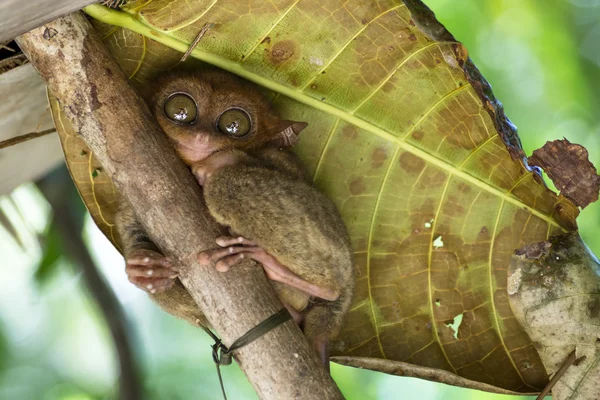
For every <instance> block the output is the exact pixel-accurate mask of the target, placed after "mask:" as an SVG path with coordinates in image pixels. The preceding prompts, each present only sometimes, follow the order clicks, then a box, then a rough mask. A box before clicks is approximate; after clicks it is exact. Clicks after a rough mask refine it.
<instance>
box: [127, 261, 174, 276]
mask: <svg viewBox="0 0 600 400" xmlns="http://www.w3.org/2000/svg"><path fill="white" fill-rule="evenodd" d="M125 272H126V273H127V275H128V276H131V277H138V276H139V277H144V278H155V279H156V278H170V279H175V278H176V277H177V275H179V274H178V273H177V271H175V270H172V269H169V268H164V267H161V266H146V265H131V264H127V266H126V267H125Z"/></svg>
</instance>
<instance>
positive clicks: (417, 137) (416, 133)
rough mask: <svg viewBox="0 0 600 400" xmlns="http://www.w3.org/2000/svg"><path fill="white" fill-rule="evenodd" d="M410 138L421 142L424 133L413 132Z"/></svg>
mask: <svg viewBox="0 0 600 400" xmlns="http://www.w3.org/2000/svg"><path fill="white" fill-rule="evenodd" d="M411 136H412V137H413V139H415V140H421V139H423V136H425V132H424V131H414V132H413V133H412V135H411Z"/></svg>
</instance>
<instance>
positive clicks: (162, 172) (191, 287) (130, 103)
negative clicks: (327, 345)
mask: <svg viewBox="0 0 600 400" xmlns="http://www.w3.org/2000/svg"><path fill="white" fill-rule="evenodd" d="M47 32H52V35H49V34H45V33H47ZM18 44H19V46H20V47H21V49H22V50H23V51H24V52H25V53H26V54H27V56H28V57H29V59H30V61H31V63H32V64H33V66H34V67H35V68H36V69H37V70H38V71H39V72H40V74H41V75H42V77H43V79H44V80H45V81H46V82H47V83H48V86H49V87H50V90H51V91H52V92H53V94H54V95H55V96H56V97H57V98H58V99H59V101H60V104H61V105H62V106H63V108H64V111H65V114H66V115H67V117H68V118H69V119H70V120H71V122H72V124H73V127H74V128H75V130H76V131H77V132H78V133H79V134H80V135H81V136H82V138H83V139H84V140H85V141H86V143H87V144H88V146H89V147H90V148H91V149H92V151H93V152H94V154H95V155H96V157H98V159H99V160H100V161H101V162H102V164H103V166H104V169H105V171H106V172H107V173H108V174H109V175H110V176H111V178H112V179H113V181H114V182H115V185H116V186H117V188H118V189H119V191H120V192H121V193H122V194H123V195H124V196H125V197H126V198H127V199H128V200H129V201H130V202H131V204H132V206H133V209H134V210H135V212H136V214H137V215H138V217H139V218H140V220H141V221H142V223H143V224H144V226H145V228H146V230H147V231H148V233H149V235H150V236H151V237H152V238H153V239H154V241H155V242H156V243H157V244H158V245H159V247H160V248H161V249H162V250H163V251H164V252H165V254H167V255H168V256H170V257H171V258H172V259H173V260H176V262H178V263H179V265H180V267H181V273H180V277H181V280H182V282H183V284H184V285H185V287H186V288H187V289H188V291H189V292H190V294H191V295H192V297H193V298H194V299H195V300H196V301H197V302H198V304H199V305H200V308H201V309H202V311H203V312H204V313H205V315H206V317H207V318H208V320H209V321H210V323H211V324H212V326H213V327H214V328H215V329H216V331H217V332H218V333H219V335H220V336H221V337H222V338H223V341H224V343H225V345H227V346H229V345H231V344H232V343H233V342H234V341H235V340H236V339H237V338H239V337H240V336H242V335H243V334H244V333H246V332H247V331H248V330H249V329H251V328H253V327H254V326H256V325H257V324H259V323H260V322H261V321H263V320H265V319H266V318H267V317H269V316H271V315H273V314H274V313H276V312H277V311H279V310H280V309H281V307H282V305H281V303H280V302H279V300H278V299H277V297H276V296H275V294H274V292H273V289H272V288H271V286H270V285H269V283H268V282H267V280H266V278H265V275H264V273H263V272H262V269H261V268H257V267H256V266H255V264H253V263H247V264H245V266H240V267H238V268H235V269H232V270H230V271H229V272H227V273H219V272H217V271H216V270H215V269H214V268H211V267H203V266H200V265H199V264H198V262H197V260H196V254H197V253H198V251H200V250H203V249H207V248H210V247H214V240H215V238H216V237H217V235H218V234H219V233H220V229H219V228H218V227H217V226H216V225H215V223H214V222H213V220H212V219H211V218H210V216H209V214H208V212H207V210H206V207H205V205H204V202H203V199H202V196H201V192H200V188H199V186H198V185H197V183H196V181H195V180H194V178H193V177H192V175H191V173H190V172H189V170H187V169H186V168H185V166H184V165H183V163H182V161H181V160H180V159H179V158H178V157H177V155H176V154H175V152H174V150H173V149H172V148H171V147H170V145H169V143H168V141H167V138H166V136H165V135H164V134H163V133H162V131H161V130H160V128H159V127H158V126H157V124H156V122H155V121H154V118H153V117H152V116H151V114H150V111H149V109H148V107H147V106H146V105H145V104H144V103H143V101H142V100H141V98H140V97H139V96H138V94H137V93H136V92H135V91H134V90H133V88H132V87H131V86H130V85H129V83H128V82H127V78H126V76H125V74H124V73H123V72H122V71H121V70H119V68H118V66H117V65H116V63H115V62H114V60H113V59H112V57H111V56H110V55H109V54H108V52H107V50H106V48H105V47H104V45H103V44H102V43H101V41H100V39H99V38H98V37H97V36H96V34H95V33H93V30H92V28H91V27H90V25H89V23H88V22H87V21H86V20H85V18H84V17H83V16H82V15H81V14H73V15H70V16H68V17H63V18H60V19H58V20H56V21H54V22H52V23H50V24H47V25H46V26H42V27H40V28H38V29H35V30H33V31H31V32H29V33H27V34H25V35H23V36H21V37H20V38H19V39H18ZM235 356H236V358H237V360H238V363H239V364H240V366H241V368H242V370H243V371H244V372H245V373H246V376H247V377H248V379H249V380H250V382H251V384H252V385H253V386H254V388H255V390H256V392H257V393H258V395H259V397H260V398H263V399H315V398H317V399H340V398H342V395H341V393H340V392H339V389H338V388H337V387H336V386H335V384H334V383H333V381H332V380H331V377H330V376H329V375H328V374H327V373H326V372H325V370H324V369H323V368H322V366H321V364H320V362H319V360H318V358H317V356H316V353H315V352H314V351H313V350H312V349H311V348H309V346H308V342H307V340H306V339H305V338H304V336H303V335H302V332H301V331H300V329H299V328H298V327H297V326H296V325H295V324H294V323H293V322H292V321H288V322H286V323H285V324H283V325H280V326H278V327H277V328H275V329H274V330H272V331H270V332H269V333H267V334H266V335H264V336H263V337H261V338H259V339H258V340H256V341H254V342H252V343H251V344H249V345H247V346H245V347H242V348H241V349H240V350H238V351H237V354H235Z"/></svg>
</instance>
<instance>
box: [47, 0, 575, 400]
mask: <svg viewBox="0 0 600 400" xmlns="http://www.w3.org/2000/svg"><path fill="white" fill-rule="evenodd" d="M253 4H254V5H253V6H251V7H249V8H247V9H246V8H244V12H240V2H239V0H198V1H194V2H187V1H185V0H153V1H151V2H147V3H142V2H139V3H135V5H134V3H128V4H126V5H125V6H124V9H125V11H115V10H109V9H107V8H105V7H102V6H99V5H94V6H91V7H90V8H88V9H87V11H88V13H90V14H91V15H92V16H93V17H95V18H97V19H100V20H102V21H104V22H107V23H111V24H113V25H118V26H106V25H103V24H97V25H96V26H97V28H98V29H99V30H100V32H101V34H102V35H103V37H104V40H105V43H107V45H108V47H109V48H110V50H111V52H112V53H113V55H114V56H115V59H116V60H117V61H118V62H119V63H120V65H121V67H122V68H123V69H124V70H125V71H126V73H128V74H129V76H130V77H131V79H132V82H133V83H134V84H135V85H136V87H138V88H140V89H142V90H144V89H151V88H152V81H153V77H154V76H155V75H156V74H157V73H159V72H161V71H164V70H167V69H169V68H172V67H173V66H174V65H175V64H177V63H179V60H180V58H181V54H182V53H184V52H185V51H186V50H188V48H189V47H190V45H191V44H192V42H193V40H194V38H195V37H196V36H197V35H198V32H200V31H201V30H202V28H203V27H204V26H205V25H206V24H207V23H213V24H214V27H213V28H212V29H211V30H210V31H208V32H207V33H206V35H204V37H203V38H202V40H201V41H200V43H198V46H197V47H195V48H194V50H193V51H192V52H191V55H190V60H188V61H187V62H186V64H187V63H188V62H190V61H192V62H198V60H201V61H203V62H206V63H209V64H213V65H215V66H217V67H219V68H222V69H225V70H227V71H229V72H232V73H235V74H237V75H240V76H241V77H243V78H246V79H249V80H251V81H253V82H255V83H257V84H258V85H261V86H262V87H263V88H264V89H265V92H266V93H267V95H268V96H269V98H270V99H271V100H272V102H273V104H274V106H275V107H276V108H277V109H278V110H279V112H280V114H281V115H282V117H283V118H285V119H293V120H301V121H308V122H310V124H309V126H308V128H306V129H305V130H304V131H303V133H302V138H301V140H300V143H299V145H298V146H297V147H296V148H295V150H296V151H297V153H298V155H299V156H300V157H301V158H302V159H303V161H304V162H305V164H306V166H307V168H308V169H309V171H310V173H311V174H312V176H313V179H314V181H315V183H316V185H317V186H318V187H319V188H320V189H321V190H322V191H323V192H325V193H326V194H327V195H328V196H329V197H330V198H331V199H332V200H333V201H334V202H335V203H336V205H337V206H338V208H339V210H340V212H341V214H342V216H343V218H344V220H345V221H346V223H347V225H348V228H349V231H350V235H351V237H352V243H353V247H354V250H355V259H356V262H357V266H358V272H359V276H358V281H357V292H356V296H355V300H354V304H353V306H352V309H351V311H350V313H349V315H348V318H347V323H346V325H345V326H344V328H343V330H342V333H341V334H340V336H339V339H338V341H337V342H336V343H334V344H333V346H332V347H333V353H334V354H335V355H339V356H349V357H357V358H360V357H371V358H378V359H380V360H383V361H382V362H383V363H385V362H387V361H386V360H393V361H401V362H408V363H411V364H415V365H420V366H423V367H430V368H437V369H442V370H446V371H449V372H451V373H452V374H456V375H459V376H461V377H463V378H466V379H467V380H471V381H478V382H480V383H485V384H488V385H494V386H496V387H499V388H504V389H508V390H514V391H520V392H536V391H539V390H540V389H541V388H542V387H544V386H545V384H546V383H547V381H548V377H547V373H546V370H545V368H544V365H543V364H542V362H541V359H540V358H539V355H538V353H537V351H536V349H535V348H534V346H533V344H532V343H531V340H530V339H529V337H528V336H527V334H526V333H525V332H524V331H523V330H522V328H521V327H520V325H519V324H518V322H517V321H516V319H515V317H514V315H513V314H512V311H511V308H510V306H509V304H508V294H507V291H506V270H507V268H508V265H509V263H510V259H511V255H512V253H513V251H514V249H516V248H519V247H522V246H524V245H526V244H529V243H532V242H537V241H542V240H546V239H547V238H548V236H549V235H550V234H553V233H554V234H558V233H561V232H564V231H571V230H575V229H576V221H575V218H576V216H577V213H578V210H577V207H575V206H574V205H573V204H572V203H571V202H570V201H569V200H567V199H564V198H559V197H557V196H556V195H555V194H554V193H552V192H551V191H550V190H548V189H547V188H546V187H545V186H544V184H543V183H542V181H541V179H540V177H539V176H538V175H537V173H535V172H533V171H531V170H529V169H528V168H527V167H526V165H525V163H524V162H523V160H524V158H525V155H524V152H523V150H522V148H521V146H520V141H519V138H518V135H517V133H516V130H515V129H514V126H513V125H512V124H511V123H510V121H509V120H508V119H507V118H506V116H505V115H504V112H503V110H502V107H501V105H500V103H499V102H498V101H497V100H496V99H495V98H494V96H493V94H492V91H491V88H490V86H489V85H488V83H487V82H486V81H485V79H483V77H482V76H481V74H480V73H479V71H478V70H477V68H476V67H475V65H473V63H472V62H471V60H470V59H469V58H468V56H467V52H466V49H465V48H464V46H462V45H461V44H460V43H457V42H456V41H454V39H453V37H452V35H451V34H450V33H448V32H447V31H446V30H445V28H444V27H443V26H442V25H441V24H439V22H437V20H436V19H435V17H434V15H433V14H432V13H431V12H430V11H429V9H427V7H425V6H424V5H423V4H422V3H421V2H420V1H418V0H405V1H394V0H376V1H372V2H364V1H360V0H348V1H346V2H323V1H322V0H303V1H296V0H277V1H274V2H263V1H260V2H255V3H253ZM324 4H326V5H324ZM306 26H311V27H314V28H312V29H310V30H307V29H306ZM125 28H128V29H125ZM323 37H327V38H328V40H327V42H326V43H327V45H324V44H323V43H324V42H323V40H322V38H323ZM158 42H160V43H162V44H160V43H158ZM163 44H164V45H163ZM165 45H166V46H165ZM173 49H176V50H177V51H175V50H173ZM192 58H196V59H197V60H192ZM57 112H58V111H57V110H55V113H57ZM59 129H60V130H63V128H62V127H60V128H59ZM61 137H62V140H63V144H65V143H66V145H65V152H66V153H67V162H68V163H69V167H70V168H71V172H72V174H73V176H74V177H75V180H76V183H77V185H78V187H79V190H80V192H81V193H82V195H84V200H85V201H86V204H87V205H88V208H89V209H90V211H91V212H92V215H93V216H94V219H95V221H96V222H97V223H98V224H99V225H100V226H101V227H102V228H103V229H104V232H108V233H107V234H109V235H110V231H111V224H112V219H113V218H114V213H113V211H114V207H112V205H114V204H115V203H114V201H115V199H114V197H111V196H114V195H115V193H114V191H113V190H112V186H111V184H110V182H108V181H107V180H106V179H104V174H103V172H102V170H100V172H96V174H94V171H98V168H99V166H98V165H96V164H95V163H94V159H93V157H90V156H89V154H88V153H84V152H85V151H86V150H85V149H83V148H82V147H81V146H80V145H79V144H78V143H77V142H76V139H74V137H76V133H74V132H69V130H68V129H64V132H62V133H61ZM105 205H107V206H105ZM112 239H113V240H114V241H116V238H114V237H112ZM377 365H381V363H377ZM377 365H375V364H373V363H371V364H368V365H365V367H368V368H377ZM392 370H394V369H393V368H392ZM415 374H418V372H415ZM440 376H449V375H444V374H442V375H440ZM422 377H424V378H428V379H430V378H431V375H427V374H422ZM442 379H444V378H442ZM448 382H449V383H452V382H451V381H448Z"/></svg>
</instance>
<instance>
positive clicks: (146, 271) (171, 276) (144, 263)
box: [125, 249, 178, 294]
mask: <svg viewBox="0 0 600 400" xmlns="http://www.w3.org/2000/svg"><path fill="white" fill-rule="evenodd" d="M126 263H127V264H126V266H125V272H127V276H128V277H129V282H131V283H133V284H134V285H135V286H137V287H139V288H140V289H142V290H145V291H147V292H149V293H152V294H154V293H159V292H164V291H165V290H167V289H169V288H170V287H171V286H173V284H174V283H175V278H177V276H178V273H177V270H176V269H175V268H174V267H173V265H172V263H171V260H169V258H167V257H165V256H163V255H162V254H160V253H158V252H156V251H153V250H146V249H139V250H135V251H133V252H132V253H131V254H129V257H127V262H126Z"/></svg>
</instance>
